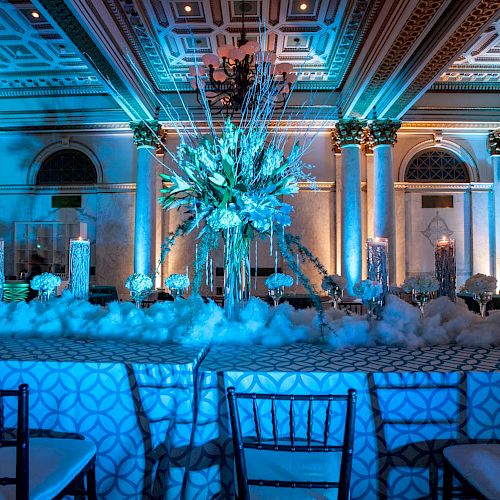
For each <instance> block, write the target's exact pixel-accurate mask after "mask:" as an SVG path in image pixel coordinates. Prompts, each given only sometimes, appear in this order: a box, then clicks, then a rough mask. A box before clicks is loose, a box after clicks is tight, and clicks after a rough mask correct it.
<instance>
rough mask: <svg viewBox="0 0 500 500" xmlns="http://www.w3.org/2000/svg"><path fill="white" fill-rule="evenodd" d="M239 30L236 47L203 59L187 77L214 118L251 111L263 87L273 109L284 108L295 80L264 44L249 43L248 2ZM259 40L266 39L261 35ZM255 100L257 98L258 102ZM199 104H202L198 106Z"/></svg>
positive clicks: (243, 5)
mask: <svg viewBox="0 0 500 500" xmlns="http://www.w3.org/2000/svg"><path fill="white" fill-rule="evenodd" d="M239 8H240V11H241V30H240V37H239V39H238V41H237V44H236V47H235V46H232V45H223V46H222V47H219V48H218V50H217V55H215V54H205V55H204V56H203V57H202V61H203V66H201V65H200V66H191V67H190V68H189V73H190V75H191V76H192V77H194V79H193V80H192V81H191V86H192V87H193V89H194V90H196V96H197V99H198V102H200V99H204V98H205V97H206V99H207V101H208V105H209V106H210V108H211V109H212V113H213V114H225V115H231V116H232V115H233V114H234V113H237V112H239V111H240V110H241V109H242V107H244V108H246V109H252V108H253V107H254V106H255V105H257V103H259V102H260V101H261V97H262V91H263V89H262V85H263V84H264V83H265V84H266V85H270V86H272V88H269V96H271V98H272V99H273V100H274V102H275V104H274V105H275V107H276V109H280V108H283V106H284V105H285V103H286V101H287V98H288V95H289V94H290V89H291V87H292V85H293V84H294V83H295V81H296V79H297V75H296V74H295V73H291V71H293V66H292V65H291V64H289V63H279V64H276V54H275V53H274V52H272V51H266V50H262V49H263V47H262V46H263V45H264V42H263V41H262V42H261V43H259V42H257V41H249V40H248V39H247V31H246V29H245V13H248V12H249V10H250V9H251V4H250V3H249V2H245V1H242V2H241V4H240V6H239ZM260 38H261V40H263V39H264V38H265V37H264V35H263V34H261V35H260ZM257 96H260V98H258V97H257ZM200 104H201V103H200Z"/></svg>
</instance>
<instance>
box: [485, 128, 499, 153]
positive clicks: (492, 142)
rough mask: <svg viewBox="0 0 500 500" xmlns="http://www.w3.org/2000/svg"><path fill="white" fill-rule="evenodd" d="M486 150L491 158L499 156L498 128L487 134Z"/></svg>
mask: <svg viewBox="0 0 500 500" xmlns="http://www.w3.org/2000/svg"><path fill="white" fill-rule="evenodd" d="M488 149H489V150H490V154H491V155H492V156H493V155H500V128H497V129H496V130H491V131H490V133H489V134H488Z"/></svg>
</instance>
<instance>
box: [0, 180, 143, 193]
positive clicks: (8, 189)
mask: <svg viewBox="0 0 500 500" xmlns="http://www.w3.org/2000/svg"><path fill="white" fill-rule="evenodd" d="M134 192H135V183H132V182H130V183H126V182H124V183H108V184H80V185H71V186H33V185H26V184H0V194H3V195H9V194H12V195H13V194H34V195H47V194H48V195H56V194H105V193H134Z"/></svg>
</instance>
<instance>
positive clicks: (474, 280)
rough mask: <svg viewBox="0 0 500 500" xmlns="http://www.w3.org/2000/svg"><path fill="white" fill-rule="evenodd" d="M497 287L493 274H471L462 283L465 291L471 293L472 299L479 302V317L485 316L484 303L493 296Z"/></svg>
mask: <svg viewBox="0 0 500 500" xmlns="http://www.w3.org/2000/svg"><path fill="white" fill-rule="evenodd" d="M496 288H497V280H496V278H495V277H494V276H486V274H481V273H477V274H475V275H474V276H471V277H470V278H469V279H468V280H467V281H466V282H465V285H464V289H465V291H466V292H468V293H471V294H472V297H473V298H474V300H475V301H476V302H477V303H478V304H479V312H480V314H481V317H482V318H484V317H485V316H486V305H487V304H488V302H489V301H490V300H491V299H492V298H493V294H494V293H495V291H496Z"/></svg>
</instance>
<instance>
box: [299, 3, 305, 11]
mask: <svg viewBox="0 0 500 500" xmlns="http://www.w3.org/2000/svg"><path fill="white" fill-rule="evenodd" d="M299 9H300V10H306V9H307V4H306V3H301V4H300V6H299Z"/></svg>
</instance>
